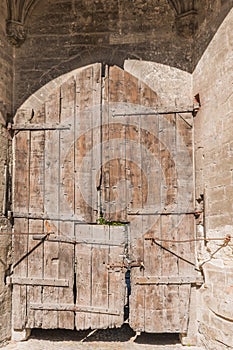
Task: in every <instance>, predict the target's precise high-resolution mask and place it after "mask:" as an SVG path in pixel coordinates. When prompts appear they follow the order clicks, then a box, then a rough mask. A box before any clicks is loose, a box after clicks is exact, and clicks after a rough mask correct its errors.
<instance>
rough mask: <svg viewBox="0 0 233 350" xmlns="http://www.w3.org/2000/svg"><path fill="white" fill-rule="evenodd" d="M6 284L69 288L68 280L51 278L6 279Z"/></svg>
mask: <svg viewBox="0 0 233 350" xmlns="http://www.w3.org/2000/svg"><path fill="white" fill-rule="evenodd" d="M7 284H19V285H29V286H52V287H69V280H63V279H53V278H30V277H14V276H12V277H8V278H7Z"/></svg>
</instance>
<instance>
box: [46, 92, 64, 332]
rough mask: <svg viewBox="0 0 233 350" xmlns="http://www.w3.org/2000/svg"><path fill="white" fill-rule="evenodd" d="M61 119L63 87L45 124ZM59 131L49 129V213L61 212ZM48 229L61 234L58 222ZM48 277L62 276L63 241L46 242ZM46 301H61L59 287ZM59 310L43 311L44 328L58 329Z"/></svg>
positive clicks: (50, 100)
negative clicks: (60, 258)
mask: <svg viewBox="0 0 233 350" xmlns="http://www.w3.org/2000/svg"><path fill="white" fill-rule="evenodd" d="M48 122H55V123H59V122H60V89H57V90H56V91H54V93H53V95H51V96H50V97H49V98H48V100H47V102H46V104H45V123H48ZM59 152H60V149H59V130H46V131H45V183H44V191H45V193H44V205H45V212H46V213H47V214H48V215H50V214H55V215H58V214H59V189H60V176H59V175H60V157H59ZM45 229H46V231H47V232H50V231H52V232H55V233H56V234H57V233H58V230H59V228H58V223H57V221H51V220H49V221H45ZM43 263H44V266H43V271H44V276H43V278H49V279H50V278H53V279H59V276H58V270H59V243H57V242H44V261H43ZM42 300H43V303H48V302H58V288H57V287H52V286H44V288H43V299H42ZM57 327H58V312H56V311H45V310H44V311H43V323H42V328H45V329H46V328H57Z"/></svg>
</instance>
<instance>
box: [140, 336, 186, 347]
mask: <svg viewBox="0 0 233 350" xmlns="http://www.w3.org/2000/svg"><path fill="white" fill-rule="evenodd" d="M134 342H135V343H137V344H151V345H173V344H180V339H179V334H176V333H175V334H173V333H141V335H139V336H138V337H137V338H136V339H135V340H134Z"/></svg>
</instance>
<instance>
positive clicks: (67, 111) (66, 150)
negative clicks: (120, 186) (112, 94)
mask: <svg viewBox="0 0 233 350" xmlns="http://www.w3.org/2000/svg"><path fill="white" fill-rule="evenodd" d="M75 90H76V83H75V79H74V77H71V78H70V79H69V80H68V81H67V82H65V83H64V84H63V85H62V86H61V107H60V108H61V111H60V122H61V123H63V124H68V123H69V122H70V123H71V125H72V130H71V131H60V139H59V141H60V154H59V157H60V174H59V177H60V191H59V214H60V215H61V214H62V215H63V216H64V217H67V216H70V214H71V215H73V214H74V212H75V175H74V174H75V172H74V153H75V130H74V125H75ZM58 227H59V232H58V238H59V237H61V238H62V236H67V238H68V239H71V240H72V239H74V222H68V221H59V222H58ZM74 249H75V248H74V245H70V244H65V243H64V242H61V243H59V262H58V264H59V267H58V276H59V278H64V279H68V281H69V288H62V289H59V291H58V293H59V295H58V299H59V303H61V304H62V303H72V302H74V291H73V287H74ZM58 327H59V328H66V329H74V312H72V311H70V312H68V311H67V312H66V313H65V312H58Z"/></svg>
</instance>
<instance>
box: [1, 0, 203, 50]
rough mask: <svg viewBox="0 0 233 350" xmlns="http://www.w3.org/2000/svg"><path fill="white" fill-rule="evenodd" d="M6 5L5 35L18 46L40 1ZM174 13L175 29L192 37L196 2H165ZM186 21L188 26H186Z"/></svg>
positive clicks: (16, 0)
mask: <svg viewBox="0 0 233 350" xmlns="http://www.w3.org/2000/svg"><path fill="white" fill-rule="evenodd" d="M5 1H6V3H7V20H6V35H7V37H8V40H9V41H10V43H11V44H12V45H15V46H20V45H21V44H22V43H23V42H24V40H25V39H26V30H25V27H24V26H25V22H26V19H27V16H28V15H29V13H30V11H31V9H32V8H33V6H34V5H35V4H36V3H37V2H39V1H40V0H5ZM167 1H168V3H169V4H170V5H171V7H172V8H173V10H174V11H175V13H176V28H177V31H178V32H180V33H185V34H188V35H192V34H193V33H194V32H195V29H196V23H197V22H196V14H197V11H196V2H197V1H198V0H167ZM187 21H188V24H187Z"/></svg>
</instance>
